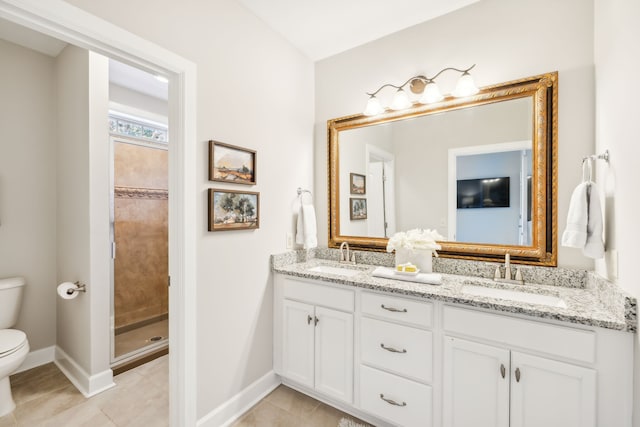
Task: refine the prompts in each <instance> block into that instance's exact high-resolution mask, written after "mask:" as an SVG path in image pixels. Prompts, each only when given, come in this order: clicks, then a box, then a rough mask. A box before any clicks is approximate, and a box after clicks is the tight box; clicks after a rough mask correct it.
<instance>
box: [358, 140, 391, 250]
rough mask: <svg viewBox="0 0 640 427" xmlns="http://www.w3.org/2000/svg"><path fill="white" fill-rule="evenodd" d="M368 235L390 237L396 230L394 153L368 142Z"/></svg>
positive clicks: (366, 149)
mask: <svg viewBox="0 0 640 427" xmlns="http://www.w3.org/2000/svg"><path fill="white" fill-rule="evenodd" d="M365 151H366V158H367V181H368V183H367V187H368V188H367V192H368V193H369V194H368V196H367V199H368V204H369V206H368V209H367V210H368V216H369V217H368V221H367V227H368V230H367V236H369V237H389V236H391V235H393V234H394V233H395V232H396V214H395V212H396V210H395V175H394V163H395V158H394V156H393V154H391V153H389V152H387V151H385V150H382V149H380V148H378V147H376V146H373V145H370V144H367V145H366V148H365Z"/></svg>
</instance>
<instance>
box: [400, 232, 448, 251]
mask: <svg viewBox="0 0 640 427" xmlns="http://www.w3.org/2000/svg"><path fill="white" fill-rule="evenodd" d="M437 240H444V237H442V236H441V235H440V233H438V231H437V230H423V229H420V228H414V229H413V230H409V231H406V232H405V231H400V232H398V233H395V234H394V235H393V236H391V238H390V239H389V243H387V252H393V250H395V249H400V248H402V249H408V250H410V251H411V252H414V251H416V250H427V251H432V252H433V253H434V254H435V256H438V253H437V252H436V250H440V249H442V246H440V245H439V244H438V243H437V242H436V241H437Z"/></svg>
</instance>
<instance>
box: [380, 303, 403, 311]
mask: <svg viewBox="0 0 640 427" xmlns="http://www.w3.org/2000/svg"><path fill="white" fill-rule="evenodd" d="M380 307H382V309H383V310H387V311H393V312H394V313H406V312H407V309H406V308H402V309H400V308H393V307H385V305H384V304H380Z"/></svg>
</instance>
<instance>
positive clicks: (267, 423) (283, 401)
mask: <svg viewBox="0 0 640 427" xmlns="http://www.w3.org/2000/svg"><path fill="white" fill-rule="evenodd" d="M343 417H344V418H349V419H351V420H353V421H355V422H357V423H360V424H362V425H364V426H370V424H367V423H365V422H364V421H361V420H359V419H357V418H354V417H352V416H350V415H347V414H345V413H344V412H341V411H339V410H337V409H335V408H332V407H331V406H328V405H325V404H324V403H322V402H319V401H317V400H315V399H313V398H311V397H309V396H307V395H304V394H302V393H299V392H297V391H295V390H292V389H290V388H288V387H285V386H283V385H281V386H280V387H278V388H276V389H275V390H274V391H273V392H271V394H269V395H268V396H267V397H265V398H264V399H262V400H261V401H260V402H258V404H257V405H256V406H254V407H253V408H252V409H251V410H250V411H249V412H247V413H246V414H244V415H243V416H242V417H241V418H240V419H239V420H238V421H236V422H235V424H232V427H303V426H304V427H337V425H338V423H339V422H340V420H341V419H342V418H343Z"/></svg>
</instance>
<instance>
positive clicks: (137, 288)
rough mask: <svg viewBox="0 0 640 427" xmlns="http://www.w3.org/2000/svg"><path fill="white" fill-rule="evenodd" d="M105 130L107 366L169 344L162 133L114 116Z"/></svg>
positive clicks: (165, 152)
mask: <svg viewBox="0 0 640 427" xmlns="http://www.w3.org/2000/svg"><path fill="white" fill-rule="evenodd" d="M110 126H111V132H112V133H111V146H112V153H113V168H112V171H113V173H112V176H113V187H112V189H113V191H112V212H111V213H112V233H113V236H112V239H113V244H114V247H113V254H112V255H113V313H112V319H113V346H112V350H113V351H112V362H113V363H114V364H116V365H118V364H120V363H123V362H124V363H126V362H127V361H129V360H132V359H137V358H139V357H140V356H144V355H146V354H149V353H154V352H158V351H159V350H162V349H163V348H164V349H166V348H167V345H168V331H169V320H168V312H169V295H168V283H167V280H168V275H169V274H168V197H169V194H168V149H167V148H168V147H167V144H166V141H161V140H159V138H162V139H164V137H166V129H162V128H157V127H154V126H152V125H150V124H149V123H144V122H136V121H134V120H132V119H130V118H127V119H125V118H121V117H115V116H111V117H110ZM156 126H158V125H157V124H156ZM138 132H140V133H141V135H137V133H138ZM162 132H164V133H162ZM123 134H129V135H128V136H124V135H123ZM161 135H164V137H162V136H161ZM154 136H155V137H154Z"/></svg>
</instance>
